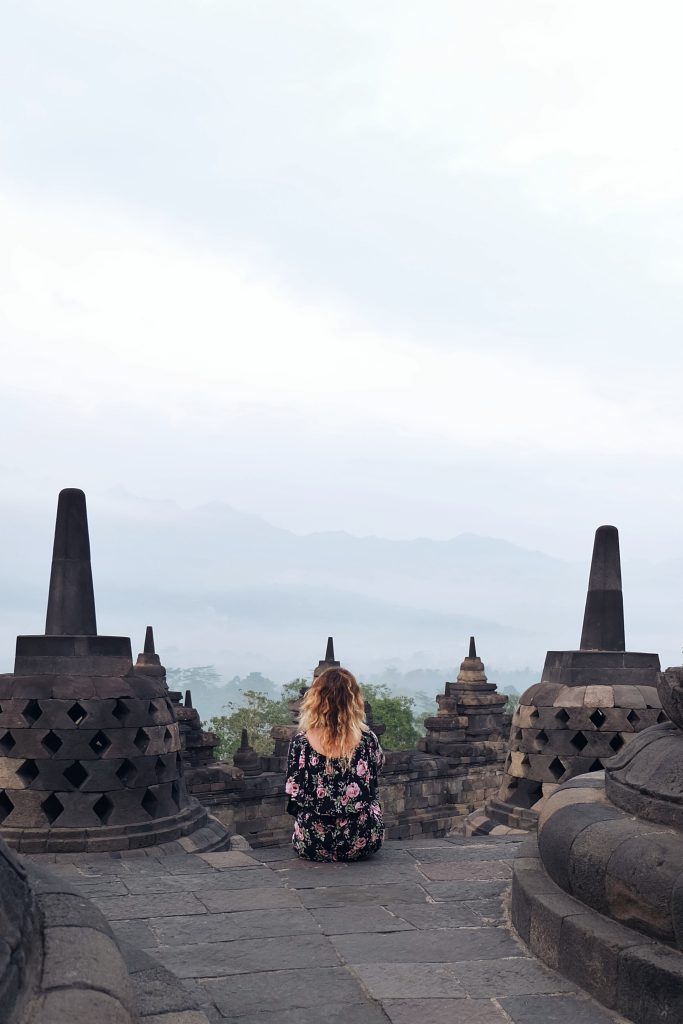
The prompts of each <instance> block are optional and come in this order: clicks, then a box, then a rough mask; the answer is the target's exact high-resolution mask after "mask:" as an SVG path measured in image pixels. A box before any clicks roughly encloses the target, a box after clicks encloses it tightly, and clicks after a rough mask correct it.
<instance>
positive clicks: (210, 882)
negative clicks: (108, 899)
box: [126, 867, 284, 895]
mask: <svg viewBox="0 0 683 1024" xmlns="http://www.w3.org/2000/svg"><path fill="white" fill-rule="evenodd" d="M126 885H127V887H128V889H129V891H130V892H131V893H132V894H134V895H135V894H137V895H143V894H145V893H147V894H153V893H174V892H185V893H187V892H200V891H201V892H204V893H206V892H212V891H217V890H227V889H237V890H239V889H266V888H268V889H275V888H277V887H278V886H282V885H284V882H283V880H282V879H280V878H278V876H277V875H274V874H273V872H272V871H269V870H268V869H267V868H248V869H247V868H244V869H240V870H239V871H213V872H206V873H201V874H198V875H179V874H176V875H169V874H165V873H164V869H163V867H159V868H157V871H156V872H155V873H154V874H153V875H150V876H144V875H143V876H141V877H136V876H132V877H130V878H126Z"/></svg>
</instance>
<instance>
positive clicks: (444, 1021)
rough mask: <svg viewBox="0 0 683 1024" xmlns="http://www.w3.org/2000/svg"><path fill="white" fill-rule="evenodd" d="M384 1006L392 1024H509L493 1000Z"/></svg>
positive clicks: (387, 1003)
mask: <svg viewBox="0 0 683 1024" xmlns="http://www.w3.org/2000/svg"><path fill="white" fill-rule="evenodd" d="M382 1005H383V1007H384V1010H385V1012H386V1013H387V1015H388V1017H389V1020H390V1021H391V1024H415V1022H416V1021H425V1022H428V1024H454V1022H455V1021H457V1024H509V1021H508V1018H507V1017H506V1016H505V1014H504V1013H503V1012H502V1011H501V1009H500V1008H499V1007H498V1006H496V1005H495V1003H492V1002H491V1000H490V999H466V1000H465V999H387V1000H386V1001H385V1002H384V1003H383V1004H382Z"/></svg>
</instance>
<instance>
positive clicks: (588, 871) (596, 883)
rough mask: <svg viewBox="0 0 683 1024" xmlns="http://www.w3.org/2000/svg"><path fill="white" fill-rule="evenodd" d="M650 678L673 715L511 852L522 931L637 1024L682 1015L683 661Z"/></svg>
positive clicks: (581, 784) (552, 961)
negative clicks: (516, 854) (515, 853)
mask: <svg viewBox="0 0 683 1024" xmlns="http://www.w3.org/2000/svg"><path fill="white" fill-rule="evenodd" d="M658 690H659V696H660V698H661V702H662V704H663V706H664V708H665V709H666V711H667V713H668V715H669V717H670V719H671V721H665V722H662V723H661V724H659V725H653V726H651V727H650V728H648V729H644V730H643V731H642V732H640V733H638V734H637V735H635V734H634V737H633V740H632V741H631V742H630V743H628V744H626V745H625V746H624V747H623V749H622V750H621V751H620V752H619V753H618V754H617V755H616V756H615V757H613V758H611V759H610V760H609V761H608V763H607V765H606V767H605V770H604V772H595V773H592V774H588V775H582V776H579V777H578V778H574V779H572V780H571V781H570V782H568V783H567V784H566V785H563V786H561V787H560V788H559V789H558V790H557V792H555V793H554V794H553V795H552V796H550V797H549V798H548V799H547V800H546V802H545V806H544V808H543V810H542V811H541V814H540V817H539V821H538V837H536V836H534V835H532V836H529V838H528V839H527V840H526V841H525V843H524V845H523V848H522V849H521V851H520V854H521V856H520V858H519V859H518V860H516V861H515V862H514V863H513V888H512V920H513V923H514V925H515V927H516V928H517V931H518V932H519V933H520V934H521V936H522V938H523V939H524V941H525V942H527V943H528V944H529V945H530V946H531V949H532V951H533V952H534V953H536V955H537V956H539V957H541V959H543V960H544V961H545V962H546V963H547V964H549V965H550V966H551V967H554V968H555V969H557V970H559V971H560V972H561V973H562V974H564V975H566V976H567V977H568V978H570V979H572V980H573V981H574V982H576V983H578V984H579V985H581V987H582V988H584V989H587V990H588V992H590V994H591V995H593V996H594V997H595V998H596V999H597V1000H599V1001H600V1002H601V1003H603V1004H605V1005H606V1006H608V1007H609V1008H610V1009H613V1010H616V1011H617V1012H618V1013H620V1014H622V1015H623V1016H624V1017H627V1018H628V1020H630V1021H633V1022H634V1024H671V1022H673V1021H680V1020H683V667H681V668H673V669H667V671H666V672H664V673H662V674H661V675H660V677H659V684H658Z"/></svg>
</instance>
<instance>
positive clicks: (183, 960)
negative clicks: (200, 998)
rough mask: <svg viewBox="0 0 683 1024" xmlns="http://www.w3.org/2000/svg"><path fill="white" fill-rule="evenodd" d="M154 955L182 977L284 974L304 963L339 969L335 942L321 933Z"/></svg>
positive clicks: (208, 945)
mask: <svg viewBox="0 0 683 1024" xmlns="http://www.w3.org/2000/svg"><path fill="white" fill-rule="evenodd" d="M154 955H155V956H156V958H157V959H158V960H159V961H160V962H161V963H162V964H164V965H165V966H167V967H168V968H169V969H170V970H172V971H174V972H175V973H176V974H177V975H178V977H180V978H220V977H228V976H230V975H232V974H255V973H258V972H261V971H263V968H264V966H266V967H268V968H269V969H270V970H271V971H284V970H296V968H297V967H300V966H301V965H302V964H307V965H308V966H315V967H336V966H337V964H338V963H339V957H338V956H337V953H336V951H335V949H334V947H333V946H332V944H331V940H330V939H328V938H327V937H326V936H324V935H320V934H317V935H299V936H297V938H296V941H295V942H289V943H288V942H283V940H282V938H280V937H278V938H270V939H240V940H238V941H233V942H197V943H193V944H192V945H189V946H159V947H158V948H157V949H156V950H155V951H154ZM257 983H258V982H256V981H255V984H257Z"/></svg>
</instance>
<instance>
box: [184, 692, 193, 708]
mask: <svg viewBox="0 0 683 1024" xmlns="http://www.w3.org/2000/svg"><path fill="white" fill-rule="evenodd" d="M184 706H185V707H186V708H191V707H192V706H193V705H192V690H185V704H184Z"/></svg>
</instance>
